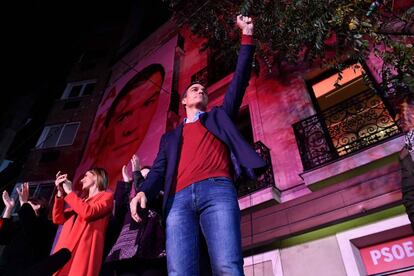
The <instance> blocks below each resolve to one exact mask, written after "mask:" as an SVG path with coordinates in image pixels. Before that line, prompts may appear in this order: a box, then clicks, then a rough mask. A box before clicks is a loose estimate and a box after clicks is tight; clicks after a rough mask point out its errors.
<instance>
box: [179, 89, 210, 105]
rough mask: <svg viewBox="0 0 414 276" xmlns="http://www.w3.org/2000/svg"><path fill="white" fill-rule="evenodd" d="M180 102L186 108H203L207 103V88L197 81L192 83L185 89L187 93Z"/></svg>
mask: <svg viewBox="0 0 414 276" xmlns="http://www.w3.org/2000/svg"><path fill="white" fill-rule="evenodd" d="M181 103H182V104H183V105H185V106H186V108H193V107H196V108H198V109H200V110H205V109H206V108H207V104H208V95H207V90H206V89H205V87H204V86H202V85H201V84H199V83H196V84H193V85H191V86H190V87H189V88H188V89H187V95H186V97H185V98H183V100H182V101H181Z"/></svg>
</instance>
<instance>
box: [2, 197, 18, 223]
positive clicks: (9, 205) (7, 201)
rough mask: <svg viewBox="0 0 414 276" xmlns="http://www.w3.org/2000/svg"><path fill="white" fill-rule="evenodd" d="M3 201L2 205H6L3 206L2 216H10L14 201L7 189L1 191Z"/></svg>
mask: <svg viewBox="0 0 414 276" xmlns="http://www.w3.org/2000/svg"><path fill="white" fill-rule="evenodd" d="M3 202H4V206H6V208H4V213H3V218H10V217H11V214H12V212H13V209H14V206H15V205H16V203H15V202H14V199H12V198H10V196H9V193H8V192H7V191H4V192H3Z"/></svg>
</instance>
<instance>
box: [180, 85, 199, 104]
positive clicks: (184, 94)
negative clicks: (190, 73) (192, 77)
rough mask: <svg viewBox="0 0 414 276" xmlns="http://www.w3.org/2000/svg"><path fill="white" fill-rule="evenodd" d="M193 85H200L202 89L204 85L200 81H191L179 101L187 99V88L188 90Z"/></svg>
mask: <svg viewBox="0 0 414 276" xmlns="http://www.w3.org/2000/svg"><path fill="white" fill-rule="evenodd" d="M194 84H200V85H202V86H203V87H204V83H203V82H201V81H193V82H191V83H190V84H189V85H188V86H187V87H186V88H185V90H184V93H183V95H182V96H181V100H182V99H184V98H185V97H187V91H188V88H190V87H191V86H192V85H194Z"/></svg>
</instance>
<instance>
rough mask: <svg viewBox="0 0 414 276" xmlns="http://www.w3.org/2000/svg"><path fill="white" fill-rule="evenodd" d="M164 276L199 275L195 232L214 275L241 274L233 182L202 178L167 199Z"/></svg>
mask: <svg viewBox="0 0 414 276" xmlns="http://www.w3.org/2000/svg"><path fill="white" fill-rule="evenodd" d="M165 214H166V234H167V242H166V250H167V265H168V275H170V276H172V275H179V276H183V275H191V276H193V275H199V272H200V271H199V255H200V252H199V251H200V250H199V240H200V236H199V233H200V231H199V229H200V227H201V232H202V234H203V235H204V237H205V239H206V243H207V247H208V253H209V256H210V262H211V266H212V271H213V274H214V275H243V256H242V250H241V234H240V209H239V205H238V202H237V193H236V189H235V187H234V185H233V183H232V182H231V181H230V180H229V179H227V178H224V177H216V178H209V179H205V180H202V181H199V182H196V183H193V184H192V185H190V186H188V187H186V188H185V189H183V190H181V191H179V192H178V193H176V194H175V195H172V196H170V197H169V198H168V200H167V205H166V208H165Z"/></svg>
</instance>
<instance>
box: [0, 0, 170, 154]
mask: <svg viewBox="0 0 414 276" xmlns="http://www.w3.org/2000/svg"><path fill="white" fill-rule="evenodd" d="M135 5H138V8H139V9H138V10H139V12H138V15H137V14H136V13H135V14H134V18H135V17H137V20H138V21H143V22H145V24H144V25H145V32H147V33H148V31H149V30H150V29H151V27H152V30H151V31H153V29H155V28H156V27H157V26H156V24H154V23H153V22H152V20H154V19H151V18H158V17H159V16H158V14H159V7H160V5H162V4H161V0H151V1H148V0H122V1H95V0H88V1H80V0H71V1H50V0H42V1H40V0H37V1H20V2H19V1H17V2H15V1H9V2H7V3H6V4H3V7H2V10H3V13H5V14H6V16H5V17H3V21H4V22H3V24H2V25H3V31H2V42H3V43H2V44H3V47H5V50H4V52H3V66H4V68H6V69H7V70H5V73H6V76H5V80H6V82H5V83H4V84H5V85H4V88H3V91H1V93H0V134H1V131H2V128H3V129H4V127H5V126H6V127H7V124H8V122H9V121H10V120H12V119H13V117H14V116H16V114H18V113H19V112H21V110H22V109H25V102H26V101H25V98H24V97H30V98H31V99H33V100H34V102H35V104H34V105H33V106H32V107H31V108H30V113H31V114H32V115H31V117H32V119H34V120H35V122H34V123H32V124H34V126H33V127H32V128H31V129H28V130H27V131H26V132H27V133H31V132H33V131H34V130H35V129H37V130H38V129H39V128H42V127H43V124H44V120H45V118H46V116H47V114H48V112H49V109H50V107H51V105H53V103H54V101H55V99H58V98H59V97H60V96H61V94H62V91H63V88H64V84H65V79H66V76H67V74H68V72H69V70H70V68H71V65H72V64H73V62H74V61H75V60H76V59H77V58H79V56H80V54H81V53H82V49H81V47H80V45H81V44H80V41H82V39H84V38H86V37H88V35H89V34H90V33H91V31H92V30H94V29H95V28H96V27H98V26H102V25H104V26H105V25H116V26H125V25H126V24H127V20H128V18H129V17H130V15H131V11H132V7H133V6H135ZM148 26H149V27H150V28H148ZM142 32H143V30H140V33H142ZM16 102H18V103H20V104H19V105H18V106H19V108H17V109H16V108H14V109H12V108H10V107H11V106H15V103H16ZM36 124H37V126H36ZM22 135H23V136H24V135H27V134H26V133H23V134H22ZM22 135H20V136H22ZM21 138H22V137H20V138H19V139H20V140H21ZM23 138H24V137H23ZM34 140H36V139H34ZM26 150H27V149H26Z"/></svg>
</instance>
